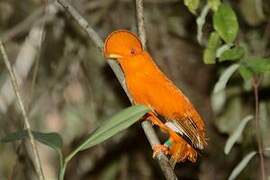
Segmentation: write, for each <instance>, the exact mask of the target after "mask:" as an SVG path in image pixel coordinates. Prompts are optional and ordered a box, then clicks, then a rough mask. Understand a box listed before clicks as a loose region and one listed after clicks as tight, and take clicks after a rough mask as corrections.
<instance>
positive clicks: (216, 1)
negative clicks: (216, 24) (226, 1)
mask: <svg viewBox="0 0 270 180" xmlns="http://www.w3.org/2000/svg"><path fill="white" fill-rule="evenodd" d="M207 3H208V6H209V7H210V8H211V9H212V10H213V11H216V10H218V7H219V5H220V0H208V1H207Z"/></svg>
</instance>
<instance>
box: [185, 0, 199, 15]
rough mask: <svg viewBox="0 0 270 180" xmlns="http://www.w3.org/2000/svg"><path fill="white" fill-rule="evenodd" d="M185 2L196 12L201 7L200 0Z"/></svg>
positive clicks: (186, 0) (187, 0)
mask: <svg viewBox="0 0 270 180" xmlns="http://www.w3.org/2000/svg"><path fill="white" fill-rule="evenodd" d="M184 4H185V6H187V7H188V9H189V11H190V12H192V13H193V14H196V10H197V8H198V7H199V4H200V0H184Z"/></svg>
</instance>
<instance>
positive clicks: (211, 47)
mask: <svg viewBox="0 0 270 180" xmlns="http://www.w3.org/2000/svg"><path fill="white" fill-rule="evenodd" d="M220 44H221V40H220V37H219V35H218V33H217V32H212V33H211V34H210V37H209V40H208V43H207V48H206V49H205V50H204V52H203V61H204V63H205V64H215V62H216V61H215V59H216V50H217V48H218V47H219V46H220Z"/></svg>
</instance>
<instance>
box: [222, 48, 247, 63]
mask: <svg viewBox="0 0 270 180" xmlns="http://www.w3.org/2000/svg"><path fill="white" fill-rule="evenodd" d="M244 54H245V51H244V48H242V47H234V48H232V49H228V50H226V51H224V52H223V53H222V54H221V56H220V57H219V61H220V62H222V61H235V60H239V59H241V58H242V57H243V56H244Z"/></svg>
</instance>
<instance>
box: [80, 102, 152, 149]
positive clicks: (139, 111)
mask: <svg viewBox="0 0 270 180" xmlns="http://www.w3.org/2000/svg"><path fill="white" fill-rule="evenodd" d="M149 111H150V109H149V108H147V107H146V106H143V105H136V106H132V107H129V108H126V109H124V110H122V111H121V112H119V113H117V114H116V115H114V116H113V117H112V118H110V119H109V120H108V121H105V123H104V124H103V125H101V127H100V128H99V129H97V130H96V131H95V132H94V133H93V134H92V135H90V136H89V137H88V138H87V139H86V141H85V142H84V143H83V144H82V145H81V146H80V147H79V149H78V151H82V150H85V149H88V148H90V147H92V146H95V145H97V144H99V143H101V142H103V141H105V140H107V139H109V138H110V137H112V136H114V135H115V134H117V133H118V132H120V131H122V130H124V129H126V128H128V127H129V126H131V125H132V124H134V123H135V122H136V121H138V120H139V119H140V118H141V117H142V116H143V115H145V114H146V113H147V112H149Z"/></svg>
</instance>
